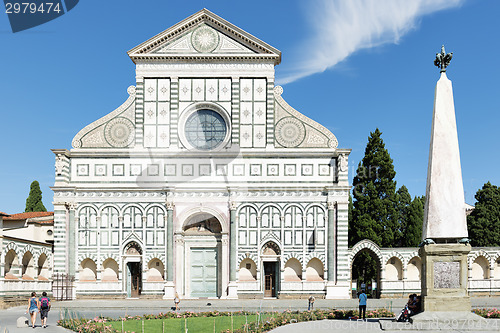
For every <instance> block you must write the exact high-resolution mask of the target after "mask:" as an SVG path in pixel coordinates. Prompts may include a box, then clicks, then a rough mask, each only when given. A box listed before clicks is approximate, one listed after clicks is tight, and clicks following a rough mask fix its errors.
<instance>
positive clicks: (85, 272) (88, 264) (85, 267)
mask: <svg viewBox="0 0 500 333" xmlns="http://www.w3.org/2000/svg"><path fill="white" fill-rule="evenodd" d="M79 279H80V281H87V282H93V281H96V279H97V265H96V263H95V262H94V260H92V259H89V258H87V259H84V260H82V262H81V263H80V278H79Z"/></svg>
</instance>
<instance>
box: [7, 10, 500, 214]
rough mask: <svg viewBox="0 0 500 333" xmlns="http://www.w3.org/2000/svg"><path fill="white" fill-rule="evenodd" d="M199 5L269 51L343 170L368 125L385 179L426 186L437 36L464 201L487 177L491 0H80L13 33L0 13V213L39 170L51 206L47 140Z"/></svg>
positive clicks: (65, 140) (61, 143)
mask: <svg viewBox="0 0 500 333" xmlns="http://www.w3.org/2000/svg"><path fill="white" fill-rule="evenodd" d="M203 7H206V8H208V9H209V10H211V11H213V12H214V13H216V14H217V15H219V16H221V17H223V18H224V19H226V20H228V21H229V22H231V23H233V24H235V25H237V26H239V27H240V28H242V29H243V30H245V31H247V32H249V33H251V34H253V35H254V36H256V37H258V38H260V39H261V40H263V41H265V42H267V43H269V44H270V45H272V46H274V47H276V48H277V49H279V50H280V51H281V52H282V63H281V65H279V66H277V67H276V78H277V81H278V83H280V82H281V83H286V84H284V85H283V87H284V93H283V97H284V98H285V100H286V101H287V102H288V103H289V104H290V105H292V106H293V107H294V108H296V109H297V110H299V111H300V112H302V113H303V114H305V115H307V116H309V117H310V118H312V119H314V120H316V121H318V122H319V123H321V124H323V125H324V126H326V127H327V128H329V129H330V130H331V131H332V132H333V133H334V134H335V135H336V136H337V138H338V140H339V147H342V148H351V149H352V153H351V155H350V159H349V165H350V168H349V172H350V178H351V179H352V176H353V175H354V173H355V170H356V167H357V164H358V162H359V161H360V160H361V158H362V157H363V154H364V149H365V146H366V143H367V138H368V136H369V134H370V132H371V131H374V130H375V128H377V127H378V128H379V129H380V130H381V131H382V132H383V135H382V138H383V139H384V142H385V144H386V147H387V149H388V150H389V152H390V154H391V157H392V158H393V160H394V166H395V169H396V172H397V175H396V180H397V182H398V187H399V186H401V185H406V186H407V187H408V189H409V191H410V194H411V195H412V196H415V195H423V194H424V193H425V182H426V173H427V162H428V151H429V141H430V131H431V121H432V108H433V100H434V87H435V83H436V81H437V80H438V79H439V70H438V69H437V68H436V67H434V65H433V60H434V57H435V53H436V52H439V50H440V47H441V44H443V43H444V44H445V46H446V50H447V52H453V60H452V62H451V65H450V67H449V69H448V72H447V74H448V78H449V79H450V80H452V82H453V88H454V97H455V109H456V116H457V126H458V135H459V142H460V150H461V159H462V173H463V182H464V189H465V198H466V201H467V202H468V203H471V204H473V203H474V202H475V199H474V194H475V193H476V191H477V190H478V189H479V188H480V187H482V185H483V184H484V183H485V182H486V181H491V182H492V183H493V184H495V185H500V176H499V173H498V170H499V164H500V154H499V152H500V150H499V147H498V143H499V139H498V132H499V131H498V126H499V125H500V102H499V95H500V82H499V80H498V78H499V77H500V66H499V65H498V62H497V59H496V58H497V55H498V54H500V39H499V38H498V33H499V32H500V20H499V19H498V14H499V13H500V1H494V0H464V1H459V0H446V1H438V0H414V1H406V0H400V1H396V0H392V1H389V0H378V1H375V0H373V1H368V0H366V1H362V0H352V1H334V0H314V1H291V0H286V1H285V0H283V1H278V0H274V1H269V0H265V1H264V0H262V1H261V0H256V1H251V2H244V1H234V0H224V1H223V0H220V1H219V0H212V1H208V0H207V1H195V0H190V1H184V2H182V3H181V2H179V1H159V0H143V1H137V0H136V1H131V0H106V1H80V3H79V4H78V5H77V6H76V7H75V8H74V9H73V10H72V11H70V12H69V13H67V14H65V15H63V16H61V17H59V18H58V19H55V20H53V21H51V22H49V23H46V24H44V25H41V26H38V27H35V28H33V29H30V30H26V31H23V32H18V33H15V34H14V33H12V32H11V30H10V25H9V22H8V19H7V15H5V14H3V13H2V14H0V41H1V45H2V52H1V53H0V62H1V70H0V73H1V74H0V75H1V78H2V79H1V80H0V96H1V100H2V103H1V104H0V112H1V116H2V117H1V124H2V126H1V130H0V149H1V150H0V151H1V154H2V157H3V158H2V163H1V164H0V188H1V191H0V211H4V212H7V213H11V214H13V213H18V212H22V211H24V207H25V201H26V198H27V196H28V192H29V186H30V183H31V182H32V181H33V180H38V181H39V182H40V184H41V188H42V191H43V201H44V204H45V206H46V207H47V209H48V210H52V209H53V207H52V191H51V190H50V188H49V187H50V186H51V185H53V182H54V155H53V153H52V152H51V151H50V149H52V148H67V149H70V148H71V141H72V138H73V137H74V135H75V134H76V133H77V132H78V131H79V130H80V129H81V128H83V127H85V126H86V125H88V124H89V123H91V122H93V121H94V120H96V119H98V118H100V117H102V116H104V115H105V114H107V113H109V112H111V111H112V110H114V109H115V108H116V107H118V106H119V105H120V104H121V103H122V102H123V101H124V100H125V99H126V97H127V96H128V95H127V92H126V89H127V87H128V86H130V85H133V84H134V83H135V73H134V70H135V68H134V64H133V63H132V61H131V60H130V59H129V57H128V56H127V54H126V51H128V50H130V49H131V48H133V47H135V46H136V45H138V44H140V43H141V42H143V41H145V40H147V39H149V38H150V37H152V36H154V35H156V34H157V33H159V32H161V31H163V30H165V29H167V28H168V27H170V26H172V25H174V24H175V23H177V22H179V21H181V20H182V19H184V18H186V17H188V16H189V15H191V14H193V13H195V12H196V11H198V10H200V9H201V8H203Z"/></svg>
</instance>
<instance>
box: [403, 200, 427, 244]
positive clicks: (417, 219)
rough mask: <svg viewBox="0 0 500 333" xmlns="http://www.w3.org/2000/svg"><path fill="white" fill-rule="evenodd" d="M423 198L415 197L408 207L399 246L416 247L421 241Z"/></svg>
mask: <svg viewBox="0 0 500 333" xmlns="http://www.w3.org/2000/svg"><path fill="white" fill-rule="evenodd" d="M424 204H425V197H424V196H422V197H415V198H413V200H412V202H411V203H410V205H409V206H408V210H407V213H406V214H407V215H406V219H405V220H406V225H405V228H404V230H403V237H402V242H401V246H403V247H416V246H418V244H420V242H421V241H422V224H423V222H424Z"/></svg>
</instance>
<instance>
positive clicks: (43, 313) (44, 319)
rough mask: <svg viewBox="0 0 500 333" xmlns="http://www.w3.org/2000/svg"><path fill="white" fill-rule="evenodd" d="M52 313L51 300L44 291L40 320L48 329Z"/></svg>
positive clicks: (41, 299)
mask: <svg viewBox="0 0 500 333" xmlns="http://www.w3.org/2000/svg"><path fill="white" fill-rule="evenodd" d="M49 311H50V298H48V297H47V293H46V292H45V291H44V292H43V293H42V297H40V318H41V319H42V327H43V328H46V327H47V315H48V314H49Z"/></svg>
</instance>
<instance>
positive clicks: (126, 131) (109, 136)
mask: <svg viewBox="0 0 500 333" xmlns="http://www.w3.org/2000/svg"><path fill="white" fill-rule="evenodd" d="M104 137H105V139H106V142H107V143H108V144H109V145H111V146H112V147H127V146H129V145H130V144H131V143H132V142H133V141H134V124H133V123H132V122H131V121H130V120H128V119H127V118H123V117H117V118H114V119H112V120H111V121H110V122H109V123H107V124H106V127H105V129H104Z"/></svg>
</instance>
